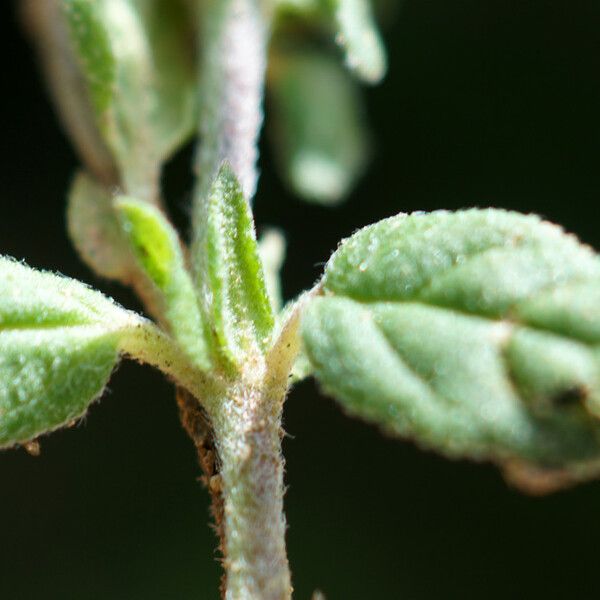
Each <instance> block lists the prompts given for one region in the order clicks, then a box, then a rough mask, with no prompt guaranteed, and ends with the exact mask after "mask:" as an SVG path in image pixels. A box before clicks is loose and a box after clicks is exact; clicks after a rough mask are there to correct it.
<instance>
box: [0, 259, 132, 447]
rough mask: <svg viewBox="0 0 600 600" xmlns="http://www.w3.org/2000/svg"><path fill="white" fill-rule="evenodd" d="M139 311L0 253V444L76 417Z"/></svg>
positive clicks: (20, 439) (110, 365) (94, 391)
mask: <svg viewBox="0 0 600 600" xmlns="http://www.w3.org/2000/svg"><path fill="white" fill-rule="evenodd" d="M139 324H140V319H139V317H137V316H135V315H133V313H130V312H128V311H126V310H124V309H122V308H120V307H119V306H117V305H116V304H115V303H114V302H112V301H111V300H109V299H108V298H105V297H104V296H103V295H102V294H100V293H99V292H95V291H93V290H91V289H89V288H88V287H86V286H85V285H83V284H82V283H79V282H77V281H73V280H71V279H67V278H65V277H59V276H57V275H53V274H51V273H42V272H39V271H34V270H33V269H30V268H29V267H27V266H25V265H23V264H20V263H17V262H16V261H14V260H12V259H8V258H5V257H0V447H6V446H12V445H14V444H16V443H25V442H27V441H29V440H32V439H34V438H35V437H36V436H38V435H40V434H42V433H44V432H46V431H51V430H53V429H56V428H58V427H60V426H63V425H65V424H67V423H69V422H70V421H72V420H73V419H76V418H79V417H81V416H82V415H83V413H84V412H85V410H86V409H87V407H88V405H89V404H90V402H92V401H93V400H94V399H95V398H97V397H98V396H99V395H100V394H101V392H102V390H103V389H104V386H105V385H106V383H107V381H108V378H109V376H110V374H111V372H112V370H113V368H114V367H115V365H116V363H117V360H118V353H119V340H120V337H121V335H122V334H123V332H125V331H126V330H128V329H132V328H135V327H138V326H139Z"/></svg>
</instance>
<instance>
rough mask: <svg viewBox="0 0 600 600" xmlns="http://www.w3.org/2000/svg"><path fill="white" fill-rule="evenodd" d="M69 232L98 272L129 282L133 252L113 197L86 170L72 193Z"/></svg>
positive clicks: (80, 251)
mask: <svg viewBox="0 0 600 600" xmlns="http://www.w3.org/2000/svg"><path fill="white" fill-rule="evenodd" d="M67 223H68V227H69V235H70V236H71V240H72V241H73V244H74V245H75V248H77V251H78V252H79V255H80V256H81V258H82V259H83V260H84V261H85V262H86V264H87V265H88V266H89V267H90V268H92V269H93V270H94V271H95V272H96V273H98V275H101V276H102V277H107V278H109V279H117V280H119V281H121V282H122V283H129V282H130V281H131V279H132V272H133V270H134V268H135V265H134V263H133V256H132V254H131V250H130V248H129V246H128V244H127V241H126V239H125V237H124V235H123V231H122V230H121V227H120V225H119V222H118V220H117V215H116V214H115V210H114V207H113V198H112V196H111V195H110V193H109V192H108V191H107V190H105V189H104V188H103V187H101V186H100V185H98V184H97V183H95V182H94V181H93V180H92V179H91V178H90V177H89V176H88V175H86V174H85V173H78V174H77V176H76V177H75V179H74V180H73V184H72V186H71V190H70V193H69V203H68V208H67Z"/></svg>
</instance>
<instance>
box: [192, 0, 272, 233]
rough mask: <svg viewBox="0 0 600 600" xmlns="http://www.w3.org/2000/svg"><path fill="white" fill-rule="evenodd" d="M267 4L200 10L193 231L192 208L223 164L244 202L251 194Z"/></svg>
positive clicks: (257, 0) (230, 1) (198, 216)
mask: <svg viewBox="0 0 600 600" xmlns="http://www.w3.org/2000/svg"><path fill="white" fill-rule="evenodd" d="M267 4H268V1H267V0H211V1H209V2H203V3H202V6H201V11H202V20H203V27H202V37H201V52H202V59H201V70H200V73H201V77H200V91H199V93H200V97H201V98H202V101H201V112H200V124H199V129H200V131H199V133H200V142H201V143H200V148H199V151H198V156H197V161H196V167H197V171H198V176H199V181H200V184H199V186H198V191H197V197H196V207H195V214H194V228H195V230H196V231H198V230H200V229H201V228H202V225H203V223H202V218H203V212H202V210H201V207H200V206H198V205H200V204H201V203H202V202H203V198H204V197H205V195H206V193H207V191H208V186H210V183H211V182H212V180H213V179H214V176H215V175H216V172H217V170H218V168H219V167H220V165H221V163H223V161H227V162H229V164H230V165H231V167H232V168H233V171H234V172H235V174H236V177H237V178H238V180H239V181H240V184H241V186H242V189H243V190H244V194H245V196H246V198H248V199H250V198H251V197H252V196H253V195H254V191H255V189H256V180H257V171H256V160H257V158H258V149H257V141H258V136H259V133H260V128H261V125H262V119H263V113H262V99H263V88H264V79H265V70H266V62H267V43H268V37H269V16H268V14H267V12H268V10H267V9H266V8H265V6H266V5H267ZM198 221H199V222H198Z"/></svg>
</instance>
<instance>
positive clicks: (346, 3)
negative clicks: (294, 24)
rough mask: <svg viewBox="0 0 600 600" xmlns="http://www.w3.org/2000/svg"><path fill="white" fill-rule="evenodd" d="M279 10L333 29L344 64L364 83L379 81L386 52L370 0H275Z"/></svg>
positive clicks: (384, 66)
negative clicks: (301, 16) (323, 23)
mask: <svg viewBox="0 0 600 600" xmlns="http://www.w3.org/2000/svg"><path fill="white" fill-rule="evenodd" d="M276 4H277V9H278V11H279V12H280V13H282V14H285V13H290V14H292V15H303V16H304V17H305V18H306V20H307V21H309V22H311V21H313V22H315V23H319V22H323V21H324V22H325V23H327V24H328V25H329V27H331V28H332V29H333V35H334V36H335V41H336V42H337V44H338V45H339V46H340V47H341V48H342V50H343V52H344V55H345V63H346V66H347V67H348V69H350V70H351V71H352V72H353V73H354V74H355V75H356V76H358V77H359V78H360V79H362V80H363V81H365V82H367V83H378V82H379V81H381V80H382V79H383V77H384V76H385V73H386V70H387V55H386V51H385V46H384V44H383V40H382V39H381V35H380V33H379V30H378V28H377V24H376V22H375V19H374V17H373V10H372V6H371V5H372V2H371V0H278V1H277V3H276Z"/></svg>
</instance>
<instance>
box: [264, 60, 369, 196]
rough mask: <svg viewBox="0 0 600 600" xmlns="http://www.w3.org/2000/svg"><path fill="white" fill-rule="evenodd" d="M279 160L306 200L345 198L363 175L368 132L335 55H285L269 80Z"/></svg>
mask: <svg viewBox="0 0 600 600" xmlns="http://www.w3.org/2000/svg"><path fill="white" fill-rule="evenodd" d="M270 84H271V86H270V92H271V96H272V104H273V111H274V113H273V134H274V141H275V142H276V143H277V145H278V152H277V156H278V158H279V161H280V163H281V164H282V166H283V170H284V174H285V178H286V180H287V181H288V183H289V185H290V186H291V188H292V189H293V190H294V191H295V192H296V193H297V194H299V195H300V196H303V197H304V198H306V199H307V200H311V201H314V202H319V203H322V204H332V203H335V202H339V201H340V200H343V199H344V197H345V196H347V195H348V193H349V192H350V191H351V189H352V186H353V185H354V183H355V181H356V179H357V178H358V177H360V175H361V174H362V172H363V170H364V167H365V164H366V159H367V148H368V143H367V134H366V131H365V129H364V126H363V123H362V121H363V114H362V106H361V101H360V97H359V95H358V90H357V89H356V88H355V85H354V83H353V82H352V80H351V79H350V77H349V75H348V74H347V73H346V72H345V71H344V69H343V68H342V67H341V66H340V65H339V64H338V63H337V61H336V60H334V59H333V58H331V57H327V56H321V55H318V54H314V53H307V52H304V53H298V52H296V53H290V52H287V53H282V54H281V55H280V56H278V62H277V67H276V68H275V69H274V70H273V74H272V77H271V80H270Z"/></svg>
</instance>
